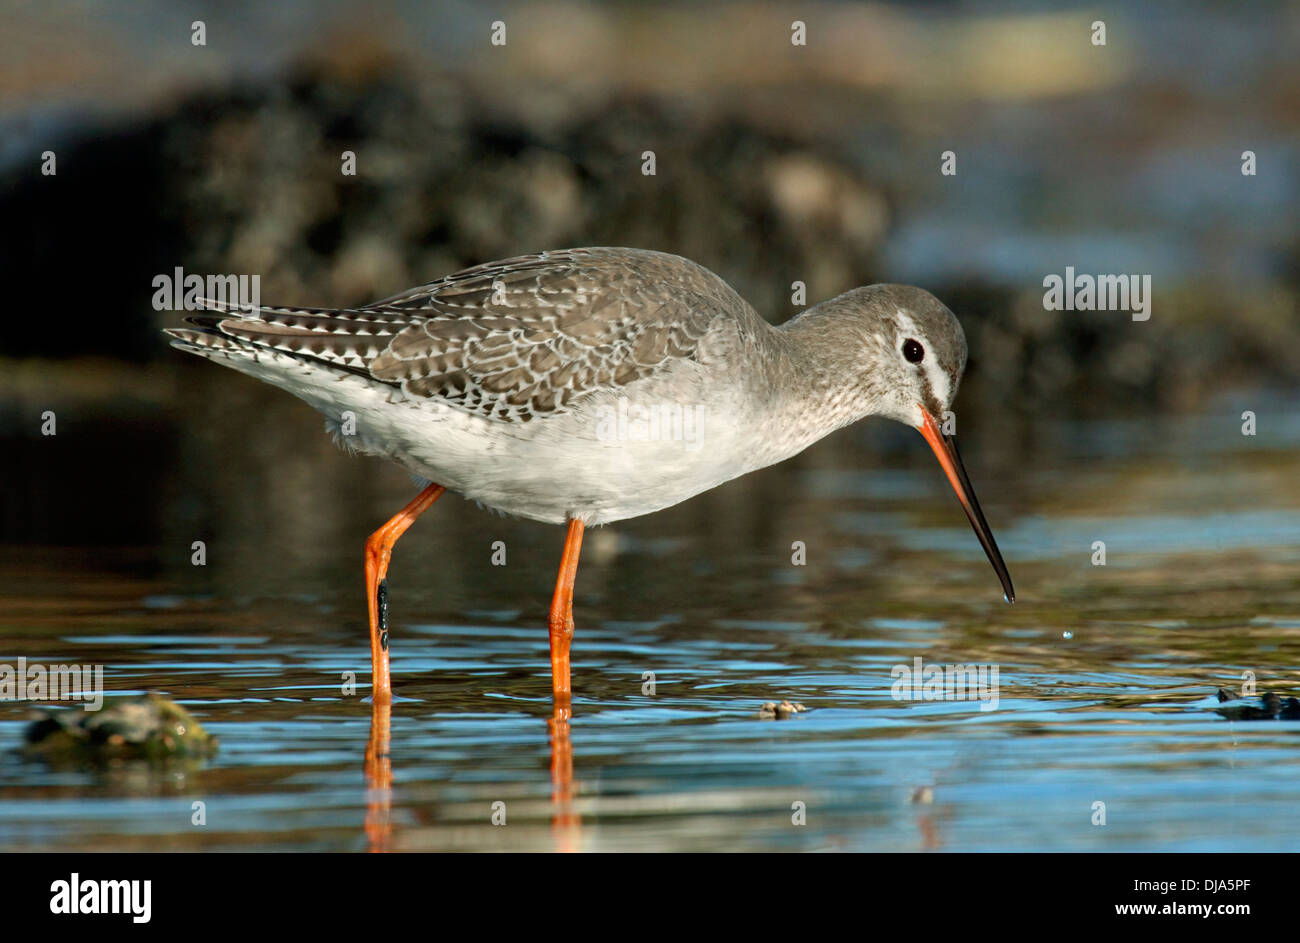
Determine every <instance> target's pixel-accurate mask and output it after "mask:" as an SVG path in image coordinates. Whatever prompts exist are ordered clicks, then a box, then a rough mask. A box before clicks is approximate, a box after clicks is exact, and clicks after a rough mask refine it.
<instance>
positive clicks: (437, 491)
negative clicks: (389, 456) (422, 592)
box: [366, 485, 572, 704]
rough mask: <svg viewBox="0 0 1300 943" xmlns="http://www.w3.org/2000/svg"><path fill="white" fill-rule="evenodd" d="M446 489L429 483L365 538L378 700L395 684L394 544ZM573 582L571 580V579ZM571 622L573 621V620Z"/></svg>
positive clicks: (372, 659)
mask: <svg viewBox="0 0 1300 943" xmlns="http://www.w3.org/2000/svg"><path fill="white" fill-rule="evenodd" d="M446 490H447V489H446V488H444V487H443V486H442V485H429V487H427V488H425V489H424V490H423V491H421V492H420V493H419V494H418V495H416V496H415V500H414V501H412V502H411V503H410V504H408V505H407V506H406V507H404V508H402V509H401V510H400V511H398V512H397V513H396V514H395V515H394V516H393V518H392V519H391V520H390V521H389V522H388V523H387V524H385V525H384V526H383V527H381V528H379V530H377V531H375V532H374V533H373V534H371V535H370V537H369V539H367V540H366V604H367V605H368V606H369V608H370V674H371V694H372V696H373V698H374V702H375V703H376V704H380V703H384V704H386V703H388V702H390V701H391V700H392V699H393V685H392V682H391V681H390V680H389V677H388V579H387V577H388V561H389V560H391V559H392V557H393V544H395V543H397V538H398V537H401V536H402V535H403V534H404V533H406V529H407V528H408V527H410V526H411V525H412V524H414V523H415V519H416V518H417V517H419V516H420V515H421V514H423V513H424V512H425V511H427V510H428V509H429V507H430V506H431V505H432V504H433V502H434V501H437V500H438V499H439V498H440V497H442V493H443V492H444V491H446ZM570 583H572V581H570ZM570 624H572V623H570ZM566 677H567V673H566Z"/></svg>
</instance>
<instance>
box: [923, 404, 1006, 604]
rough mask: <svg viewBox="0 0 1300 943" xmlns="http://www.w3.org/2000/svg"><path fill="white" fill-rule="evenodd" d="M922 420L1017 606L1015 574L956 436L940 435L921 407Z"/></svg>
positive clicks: (964, 508)
mask: <svg viewBox="0 0 1300 943" xmlns="http://www.w3.org/2000/svg"><path fill="white" fill-rule="evenodd" d="M921 416H922V417H923V418H922V421H921V426H920V432H921V435H923V436H925V441H926V442H929V443H930V448H931V449H933V450H934V457H935V458H937V459H938V460H939V464H940V465H942V466H943V472H944V474H945V475H947V476H948V483H949V484H950V485H952V490H953V491H955V492H957V500H958V501H960V502H961V507H962V510H963V511H965V512H966V517H967V519H969V520H970V526H971V527H973V528H975V536H976V537H978V538H979V541H980V546H982V547H983V548H984V552H985V553H986V554H987V555H988V558H989V563H992V564H993V571H994V572H995V573H997V575H998V579H999V580H1001V581H1002V591H1003V592H1004V593H1005V594H1006V600H1007V602H1015V601H1016V591H1015V589H1014V588H1013V587H1012V585H1011V574H1010V573H1008V572H1007V565H1006V564H1005V563H1003V562H1002V554H1001V553H1000V552H999V551H998V544H997V541H996V540H994V539H993V531H991V530H989V522H988V521H986V520H984V512H983V511H981V510H980V503H979V501H978V500H976V498H975V489H974V488H972V487H971V484H970V479H969V478H967V477H966V468H965V466H964V465H962V463H961V456H960V455H958V454H957V441H956V440H955V439H954V438H953V437H952V436H946V435H944V434H943V433H942V432H940V431H939V425H938V423H936V422H935V421H934V417H933V416H931V415H930V411H929V410H928V409H926V408H925V407H924V406H922V407H921Z"/></svg>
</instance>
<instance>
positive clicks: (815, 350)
mask: <svg viewBox="0 0 1300 943" xmlns="http://www.w3.org/2000/svg"><path fill="white" fill-rule="evenodd" d="M764 340H765V341H766V343H767V344H768V345H769V346H770V354H769V356H768V357H767V358H766V363H767V364H768V369H767V375H766V376H765V377H764V378H763V387H764V389H765V391H766V394H767V395H766V396H764V397H763V408H764V418H763V420H762V421H763V422H764V424H765V425H766V426H767V429H768V432H769V435H770V436H771V446H770V454H767V451H766V450H765V454H763V455H761V456H756V459H757V460H760V461H761V462H762V464H761V465H758V466H755V467H762V465H769V464H772V463H773V462H778V461H781V460H782V459H785V458H789V457H790V456H792V455H796V454H798V453H799V452H802V451H803V450H804V449H806V448H807V447H808V446H810V445H812V444H813V443H814V442H816V441H817V440H819V439H821V438H823V437H824V436H826V435H828V434H830V433H831V432H834V431H835V430H837V429H841V428H843V427H844V426H847V425H849V424H851V423H854V422H856V421H858V420H859V419H862V418H864V417H866V416H869V415H871V414H872V413H873V412H874V410H873V408H872V406H873V404H874V403H875V402H877V401H878V396H876V395H873V392H875V391H873V389H872V387H873V385H875V384H874V383H873V378H871V377H869V376H867V377H864V376H863V375H862V374H863V364H864V362H866V360H867V357H868V347H869V346H871V345H874V344H875V343H877V340H876V339H875V338H872V337H868V336H866V335H865V332H864V331H863V328H862V323H861V321H860V319H853V318H851V317H846V316H841V315H840V313H839V312H836V311H835V310H833V309H830V310H827V309H825V308H824V307H823V306H820V305H819V306H818V307H815V308H811V309H809V310H808V311H806V312H804V313H803V314H801V315H799V316H798V317H795V318H792V319H791V320H789V321H787V322H785V323H784V324H782V325H780V326H778V327H771V328H769V329H768V331H767V333H766V336H765V337H764Z"/></svg>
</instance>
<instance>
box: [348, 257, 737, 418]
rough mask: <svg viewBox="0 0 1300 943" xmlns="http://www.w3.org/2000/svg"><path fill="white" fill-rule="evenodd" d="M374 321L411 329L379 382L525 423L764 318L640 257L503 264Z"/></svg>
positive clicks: (727, 294) (698, 277)
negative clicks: (394, 318)
mask: <svg viewBox="0 0 1300 943" xmlns="http://www.w3.org/2000/svg"><path fill="white" fill-rule="evenodd" d="M365 310H367V311H374V312H375V313H376V314H380V313H382V314H383V315H385V316H387V315H389V314H390V313H395V312H399V311H400V312H405V313H407V314H408V315H409V316H410V318H411V323H409V324H407V325H406V326H404V327H403V328H402V329H401V330H400V331H399V332H398V333H397V334H396V335H395V336H394V337H393V338H392V339H391V341H390V342H389V343H388V346H387V348H385V349H384V350H383V351H382V352H381V353H380V354H379V355H378V356H376V357H375V358H374V359H373V360H371V361H370V362H369V365H368V366H369V370H370V372H371V374H372V375H373V376H374V377H376V378H378V379H381V380H386V381H390V382H398V383H400V384H401V385H402V388H403V389H404V390H405V391H406V392H407V393H409V394H411V395H414V396H428V397H433V398H437V399H440V400H445V401H447V402H449V403H452V404H454V405H456V406H458V407H460V408H461V409H465V410H468V411H472V412H476V413H479V414H480V415H483V416H487V417H490V418H493V419H498V420H504V421H522V422H526V421H528V420H530V419H532V418H534V417H539V416H546V415H549V414H552V413H555V412H557V411H560V410H563V409H564V408H565V407H567V406H569V405H571V404H572V403H573V402H574V401H576V400H577V399H579V398H580V397H582V396H584V395H587V394H589V393H591V392H592V391H593V390H597V389H605V388H610V389H614V388H618V387H621V386H625V385H626V384H629V383H632V382H634V381H636V380H639V379H642V378H644V377H648V376H651V375H653V374H654V373H655V372H656V371H659V370H662V369H665V368H666V367H667V366H668V365H669V364H670V363H672V362H673V361H674V360H679V359H684V358H691V357H693V356H694V355H695V353H696V349H697V345H698V343H699V340H700V338H701V337H703V336H704V334H705V333H706V332H707V331H708V330H709V328H710V326H711V325H712V324H713V323H714V321H715V320H716V319H718V318H720V317H733V318H734V317H742V318H743V317H747V316H752V317H755V318H757V315H754V314H753V312H752V310H751V309H750V308H749V306H748V305H747V304H746V303H745V301H744V300H743V299H741V298H740V296H739V295H737V294H736V293H735V292H734V291H733V290H732V289H731V288H730V286H728V285H727V284H726V283H725V282H724V281H722V279H720V278H718V277H717V276H716V275H714V274H713V273H712V272H710V271H708V270H707V269H705V268H703V267H701V266H698V265H696V264H694V263H693V262H689V261H687V260H686V259H682V258H679V257H677V256H671V255H665V254H662V253H658V252H647V251H641V250H631V249H569V250H562V251H558V252H545V253H541V254H539V255H532V256H522V257H520V258H515V259H507V260H504V261H501V262H492V263H488V264H486V265H480V266H476V267H475V268H472V269H466V270H465V271H463V272H458V273H456V274H454V275H449V276H447V277H446V278H444V279H441V280H439V281H437V282H433V283H432V284H430V285H425V286H422V287H421V288H416V289H412V290H411V291H409V292H405V293H403V294H402V295H398V296H395V297H393V298H389V299H386V300H385V301H382V302H379V303H377V304H375V305H373V306H371V307H369V308H367V309H365Z"/></svg>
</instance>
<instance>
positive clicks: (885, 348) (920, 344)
mask: <svg viewBox="0 0 1300 943" xmlns="http://www.w3.org/2000/svg"><path fill="white" fill-rule="evenodd" d="M819 309H820V310H819ZM815 311H816V312H817V314H814V312H815ZM808 316H811V317H812V319H818V320H820V319H822V318H828V319H831V320H834V321H837V322H839V326H840V330H833V331H830V332H827V336H828V337H834V338H835V341H834V343H838V344H844V345H845V348H846V349H842V350H840V351H838V352H836V353H835V354H834V355H832V356H831V357H830V358H828V359H831V360H833V361H837V362H838V363H839V364H840V367H841V369H843V368H847V369H848V371H849V372H850V373H852V374H854V375H855V376H854V378H853V379H852V380H850V383H851V385H852V389H854V390H855V391H856V392H855V393H854V394H853V395H854V396H855V397H857V399H858V400H859V402H860V403H861V404H862V405H861V406H860V407H859V410H860V413H859V414H860V415H877V416H887V417H888V418H890V419H895V420H897V421H898V422H901V423H905V424H906V425H909V426H911V427H912V428H914V429H916V430H917V431H918V432H920V433H921V435H922V436H924V437H925V440H926V442H928V443H929V445H930V448H931V449H932V450H933V451H934V454H935V457H936V458H937V459H938V460H939V464H940V465H941V466H942V467H943V470H944V474H945V475H946V476H947V478H948V482H949V484H951V485H952V488H953V490H954V491H955V492H956V493H957V499H958V500H959V501H960V502H961V505H962V509H963V510H965V512H966V516H967V518H969V520H970V523H971V526H972V527H973V528H974V529H975V535H976V536H977V537H978V538H979V541H980V544H981V545H982V546H983V547H984V552H985V553H986V554H987V555H988V558H989V562H990V563H992V564H993V569H994V570H995V571H996V573H997V575H998V579H999V580H1000V581H1001V583H1002V589H1003V591H1004V592H1005V594H1006V598H1007V601H1008V602H1014V601H1015V598H1016V594H1015V590H1014V589H1013V588H1012V585H1011V576H1010V574H1009V573H1008V572H1007V567H1006V564H1005V563H1004V562H1003V560H1002V554H1001V552H999V550H998V546H997V543H996V542H995V541H994V539H993V532H992V531H991V530H990V529H989V525H988V522H987V521H986V520H985V519H984V512H983V511H982V510H981V509H980V506H979V501H978V500H977V499H976V497H975V489H974V488H973V487H972V486H971V483H970V479H969V478H968V477H967V475H966V469H965V468H964V467H963V465H962V461H961V457H960V456H959V455H958V453H957V443H956V439H955V437H954V434H953V433H954V432H955V425H949V423H954V424H955V419H954V418H953V417H952V416H951V414H950V409H951V407H952V402H953V399H954V398H955V397H956V395H957V387H958V385H959V384H960V383H961V378H962V373H963V372H964V371H965V369H966V335H965V333H964V332H963V331H962V329H961V324H960V323H958V321H957V317H956V316H955V315H954V314H953V313H952V312H951V311H949V310H948V308H947V306H946V305H944V303H943V302H941V301H940V300H939V299H938V298H936V297H934V295H932V294H930V293H929V292H928V291H925V290H923V289H920V288H913V287H912V286H910V285H869V286H867V287H864V288H855V289H853V290H852V291H848V292H845V293H844V294H842V295H839V296H838V297H836V298H833V299H831V300H830V301H827V302H824V303H823V304H822V305H819V306H817V308H815V309H812V310H810V311H809V312H808ZM828 353H830V352H829V351H828Z"/></svg>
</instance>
